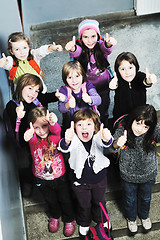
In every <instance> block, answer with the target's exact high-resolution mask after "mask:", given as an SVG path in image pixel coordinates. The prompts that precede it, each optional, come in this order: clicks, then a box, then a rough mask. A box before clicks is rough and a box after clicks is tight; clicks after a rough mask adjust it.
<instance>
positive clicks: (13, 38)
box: [7, 32, 33, 66]
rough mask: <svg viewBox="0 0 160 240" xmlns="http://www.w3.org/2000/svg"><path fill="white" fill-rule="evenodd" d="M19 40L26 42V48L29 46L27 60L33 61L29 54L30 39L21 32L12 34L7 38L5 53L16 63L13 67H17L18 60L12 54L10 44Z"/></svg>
mask: <svg viewBox="0 0 160 240" xmlns="http://www.w3.org/2000/svg"><path fill="white" fill-rule="evenodd" d="M20 40H24V41H26V42H27V44H28V46H29V55H28V60H31V59H33V55H32V54H31V41H30V39H29V38H28V37H27V36H26V35H25V34H24V33H23V32H14V33H12V34H10V35H9V37H8V48H7V52H8V54H9V55H11V56H12V58H13V59H14V61H15V63H16V64H15V66H18V59H17V58H16V57H15V56H14V55H13V54H12V42H18V41H20Z"/></svg>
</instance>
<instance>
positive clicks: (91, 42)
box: [82, 29, 98, 49]
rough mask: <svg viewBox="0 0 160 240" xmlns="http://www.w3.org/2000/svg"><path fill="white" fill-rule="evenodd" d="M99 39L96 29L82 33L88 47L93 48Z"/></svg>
mask: <svg viewBox="0 0 160 240" xmlns="http://www.w3.org/2000/svg"><path fill="white" fill-rule="evenodd" d="M97 40H98V35H97V33H96V31H95V30H93V29H87V30H85V31H84V32H83V33H82V41H83V43H84V45H85V46H86V47H88V48H89V49H93V48H94V46H95V45H96V43H97Z"/></svg>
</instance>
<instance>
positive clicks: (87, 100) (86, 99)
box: [82, 88, 92, 104]
mask: <svg viewBox="0 0 160 240" xmlns="http://www.w3.org/2000/svg"><path fill="white" fill-rule="evenodd" d="M82 99H83V101H84V102H85V103H89V104H91V103H92V98H91V97H90V96H89V95H88V93H87V89H86V88H84V89H82Z"/></svg>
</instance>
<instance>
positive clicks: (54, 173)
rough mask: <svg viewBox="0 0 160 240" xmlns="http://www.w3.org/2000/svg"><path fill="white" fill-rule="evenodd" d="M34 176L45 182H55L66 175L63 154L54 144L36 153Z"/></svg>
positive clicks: (39, 149) (38, 149)
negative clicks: (54, 180)
mask: <svg viewBox="0 0 160 240" xmlns="http://www.w3.org/2000/svg"><path fill="white" fill-rule="evenodd" d="M33 154H34V159H35V161H34V166H33V168H34V169H33V172H34V175H35V176H36V177H38V178H41V179H45V180H53V179H55V178H59V177H60V176H62V175H63V174H64V166H63V161H62V157H61V154H60V153H59V151H58V150H57V146H56V144H54V143H53V142H52V143H51V144H50V145H49V146H44V147H43V148H37V149H36V150H35V151H34V153H33Z"/></svg>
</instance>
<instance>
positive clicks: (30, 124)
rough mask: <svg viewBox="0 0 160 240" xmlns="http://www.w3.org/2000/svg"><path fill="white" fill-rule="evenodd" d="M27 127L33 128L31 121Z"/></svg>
mask: <svg viewBox="0 0 160 240" xmlns="http://www.w3.org/2000/svg"><path fill="white" fill-rule="evenodd" d="M29 127H30V129H31V130H34V128H33V124H32V122H30V123H29Z"/></svg>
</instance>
